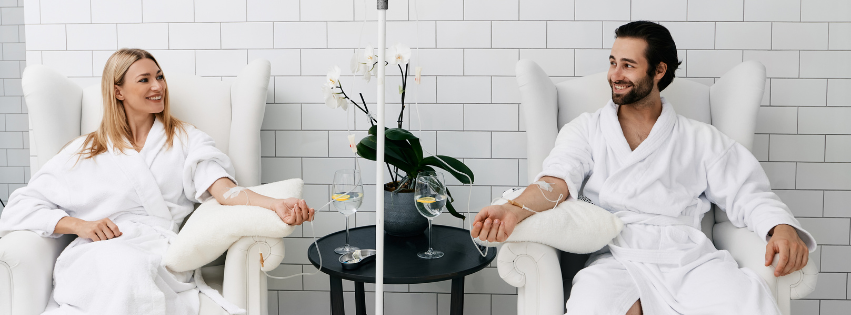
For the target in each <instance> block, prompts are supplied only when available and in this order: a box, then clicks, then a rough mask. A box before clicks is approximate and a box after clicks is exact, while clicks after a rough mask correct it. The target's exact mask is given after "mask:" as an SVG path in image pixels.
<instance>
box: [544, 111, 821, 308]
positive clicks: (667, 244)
mask: <svg viewBox="0 0 851 315" xmlns="http://www.w3.org/2000/svg"><path fill="white" fill-rule="evenodd" d="M617 112H618V105H616V104H614V103H613V102H612V101H609V103H608V104H607V105H606V106H605V107H603V108H602V109H600V110H598V111H597V112H595V113H593V114H588V113H585V114H582V115H580V116H579V117H577V118H576V119H574V120H573V121H571V122H570V123H568V124H567V125H565V126H564V127H563V128H562V129H561V131H560V132H559V135H558V138H557V140H556V146H555V148H554V149H553V150H552V152H551V153H550V155H549V156H548V157H547V158H546V159H545V160H544V165H543V171H542V172H541V173H540V174H539V175H538V178H541V177H542V176H554V177H558V178H562V179H564V180H565V182H567V186H568V189H569V191H570V196H571V197H577V198H581V199H584V200H589V201H590V202H592V203H594V204H596V205H598V206H600V207H602V208H604V209H606V210H608V211H610V212H613V213H615V214H616V215H617V216H618V217H620V218H621V219H623V221H624V223H625V226H624V229H623V231H622V232H621V233H620V235H618V236H617V237H616V238H615V239H614V240H613V241H612V243H610V244H609V246H607V247H606V248H604V249H602V250H601V251H599V252H597V253H595V254H594V255H592V257H591V259H589V262H588V266H587V267H586V268H585V269H583V270H582V271H580V272H579V273H578V274H577V275H576V277H575V278H574V280H573V289H572V290H571V296H570V299H569V300H568V301H567V314H583V315H586V314H625V313H626V311H627V310H628V309H629V307H630V306H631V305H632V304H633V303H635V301H636V300H638V299H639V298H640V299H641V305H642V307H643V310H644V314H652V315H657V314H780V313H779V310H778V309H777V306H776V302H775V301H774V299H773V298H772V297H771V293H770V290H769V288H768V286H767V285H766V284H765V282H764V281H763V280H761V279H760V278H759V276H757V275H756V274H755V273H753V272H752V271H751V270H749V269H745V268H739V267H738V265H737V264H736V262H735V261H734V260H733V258H732V257H731V256H730V254H729V253H728V252H727V251H719V250H717V249H715V247H714V245H713V244H712V242H710V240H709V239H708V238H706V236H705V235H704V234H703V233H702V232H701V231H700V220H701V218H702V217H703V214H704V213H706V212H707V211H709V210H710V207H711V204H710V203H714V204H716V205H718V207H719V208H721V209H722V210H724V211H726V213H727V216H728V217H729V218H730V221H731V222H732V223H733V225H735V226H737V227H747V228H748V229H749V230H751V231H754V232H755V233H757V234H758V235H760V236H763V237H765V238H766V240H767V239H768V231H769V230H770V229H771V228H773V227H774V226H776V225H778V224H788V225H791V226H793V227H795V228H796V229H798V235H799V236H800V237H801V239H802V240H803V241H804V242H805V243H806V244H807V246H808V247H809V250H810V252H812V251H814V250H815V248H816V247H815V246H816V244H815V241H814V238H813V237H812V236H811V235H810V234H809V233H808V232H806V231H804V230H803V229H802V228H801V225H800V224H799V223H798V221H797V220H795V218H794V217H793V216H792V215H791V213H790V211H789V209H788V207H786V205H785V204H783V202H781V201H780V199H779V198H778V197H777V195H775V194H774V193H772V192H771V188H770V186H769V182H768V178H767V177H766V175H765V172H764V171H763V170H762V167H761V166H760V164H759V162H758V161H757V160H756V159H755V158H754V156H753V155H752V154H751V153H750V152H749V151H748V150H747V149H746V148H745V147H743V146H742V145H740V144H738V143H737V142H735V141H734V140H732V139H730V138H729V137H727V136H725V135H724V134H722V133H721V132H720V131H718V130H717V129H715V127H713V126H711V125H707V124H705V123H701V122H698V121H694V120H691V119H688V118H685V117H682V116H679V115H677V114H676V113H675V112H674V109H673V107H672V106H671V104H670V103H668V102H667V101H666V100H665V99H664V98H662V114H661V116H660V117H659V119H658V120H657V121H656V123H655V125H653V129H652V131H651V132H650V134H649V135H648V137H647V139H645V140H644V142H642V143H641V145H639V146H638V147H637V148H636V149H635V151H632V150H631V149H630V147H629V144H628V143H627V142H626V139H625V138H624V135H623V131H622V130H621V126H620V123H619V121H618V117H617ZM586 178H587V182H586V183H585V186H584V188H582V187H581V185H582V183H583V181H584V180H585V179H586ZM536 180H537V179H536ZM580 189H582V190H580ZM580 193H581V196H580ZM754 254H761V253H754Z"/></svg>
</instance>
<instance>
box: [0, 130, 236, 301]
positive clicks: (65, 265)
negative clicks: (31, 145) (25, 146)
mask: <svg viewBox="0 0 851 315" xmlns="http://www.w3.org/2000/svg"><path fill="white" fill-rule="evenodd" d="M83 139H84V137H80V138H78V139H76V140H74V141H72V142H71V143H70V144H68V145H67V146H66V147H65V148H64V149H62V151H61V152H59V154H57V155H56V156H54V157H53V158H52V159H50V161H48V162H47V163H46V164H45V165H44V166H43V167H42V168H41V169H40V170H39V171H38V172H37V173H36V174H35V175H33V177H32V179H30V182H29V185H27V186H26V187H22V188H20V189H18V190H16V191H15V192H14V193H12V195H11V196H10V197H9V204H8V206H7V207H6V209H5V210H4V211H3V213H2V217H0V235H5V234H8V233H9V232H11V231H16V230H30V231H33V232H35V233H38V234H39V235H42V236H44V237H58V236H60V235H58V234H55V233H54V228H55V227H56V223H57V222H59V220H60V219H62V218H63V217H66V216H72V217H76V218H79V219H82V220H86V221H96V220H100V219H103V218H109V219H110V220H112V221H113V222H114V223H115V224H116V225H118V228H119V230H120V231H121V232H122V233H123V235H121V236H119V237H116V238H113V239H111V240H107V241H99V242H92V241H91V240H90V239H84V238H79V237H78V238H77V239H75V240H74V241H73V242H71V244H70V245H68V247H67V248H65V250H64V251H63V252H62V253H61V254H60V255H59V258H58V259H57V260H56V266H55V269H54V273H53V278H54V284H55V287H54V292H53V300H54V301H52V302H51V305H49V306H48V310H47V312H45V314H192V315H195V314H198V310H199V298H198V288H197V287H196V281H197V280H198V279H195V280H196V281H193V272H192V271H189V272H182V273H172V272H170V271H169V270H167V269H166V268H165V267H164V266H163V265H162V264H161V257H162V255H163V254H165V252H166V249H167V248H168V244H169V240H171V238H173V237H175V236H176V234H175V233H176V232H177V229H178V226H179V225H180V223H181V222H183V219H184V218H186V216H187V215H188V214H189V213H190V212H192V210H193V208H194V206H193V203H196V202H201V201H203V200H205V199H207V198H209V197H210V194H209V193H208V192H207V188H209V187H210V185H212V183H213V182H214V181H216V180H217V179H219V178H222V177H227V178H230V179H231V180H234V178H233V174H234V169H233V166H232V165H231V162H230V159H229V158H228V157H227V156H226V155H225V154H224V153H222V152H221V151H219V150H218V149H217V148H216V147H215V144H214V142H213V139H212V138H211V137H210V136H209V135H207V134H205V133H204V132H202V131H200V130H198V129H196V128H195V127H193V126H189V125H187V126H186V133H185V134H183V133H177V134H176V135H175V137H174V140H173V147H171V148H170V149H169V148H167V146H166V136H165V130H164V129H163V124H162V123H161V122H160V121H159V120H156V121H155V122H154V125H153V128H151V131H150V133H148V137H147V140H146V141H145V145H144V147H143V148H142V150H141V151H140V152H136V151H135V150H133V149H128V150H125V151H124V153H120V152H116V151H115V150H114V148H112V147H111V146H110V148H109V151H108V152H105V153H103V154H100V155H98V156H96V157H94V158H92V159H85V160H84V159H79V161H78V159H77V157H78V155H76V153H77V152H79V150H80V147H81V145H82V142H83ZM201 286H202V287H203V286H204V285H203V284H201ZM54 302H55V303H54Z"/></svg>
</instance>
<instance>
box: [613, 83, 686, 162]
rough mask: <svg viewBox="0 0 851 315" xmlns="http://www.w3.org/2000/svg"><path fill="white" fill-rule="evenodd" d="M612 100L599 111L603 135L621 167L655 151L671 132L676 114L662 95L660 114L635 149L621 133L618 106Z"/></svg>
mask: <svg viewBox="0 0 851 315" xmlns="http://www.w3.org/2000/svg"><path fill="white" fill-rule="evenodd" d="M619 106H620V105H617V104H615V103H614V102H613V101H612V100H609V103H608V104H607V105H606V107H605V108H604V109H603V112H602V113H601V123H602V129H603V136H604V137H606V142H607V143H608V146H609V149H610V150H612V151H613V152H614V153H615V156H616V157H617V159H618V161H619V162H620V164H621V165H622V167H623V168H625V167H628V166H630V165H632V164H635V163H636V162H638V161H641V160H643V159H644V158H646V157H647V156H648V155H650V154H651V153H653V152H654V151H656V149H658V148H659V146H661V145H662V144H663V143H664V142H665V141H666V140H668V138H669V137H670V136H671V133H672V132H673V129H674V128H673V127H674V124H675V123H676V121H677V114H676V113H675V112H674V107H673V106H672V105H671V103H668V101H667V100H666V99H665V98H664V97H662V114H661V115H659V118H658V119H657V120H656V123H655V124H653V129H651V131H650V134H649V135H647V139H644V141H643V142H641V144H640V145H638V147H637V148H635V151H633V150H632V149H630V148H629V143H628V142H627V141H626V137H624V135H623V130H622V129H621V124H620V121H618V107H619Z"/></svg>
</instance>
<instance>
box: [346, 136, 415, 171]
mask: <svg viewBox="0 0 851 315" xmlns="http://www.w3.org/2000/svg"><path fill="white" fill-rule="evenodd" d="M376 147H377V143H376V142H375V136H369V137H366V138H363V140H361V142H360V143H358V145H357V148H358V154H359V155H360V156H361V157H363V158H365V159H368V160H371V161H375V160H377V153H376V152H377V151H376V149H375V148H376ZM392 148H395V146H394V145H392V144H390V143H389V142H385V143H384V149H385V150H384V161H385V162H387V163H390V164H391V165H393V166H396V167H398V168H400V169H402V170H403V171H405V173H411V172H413V171H414V169H416V167H415V166H414V165H411V164H410V163H408V162H407V160H406V159H404V158H402V157H400V155H399V152H398V151H393V150H390V149H392ZM396 149H398V148H396Z"/></svg>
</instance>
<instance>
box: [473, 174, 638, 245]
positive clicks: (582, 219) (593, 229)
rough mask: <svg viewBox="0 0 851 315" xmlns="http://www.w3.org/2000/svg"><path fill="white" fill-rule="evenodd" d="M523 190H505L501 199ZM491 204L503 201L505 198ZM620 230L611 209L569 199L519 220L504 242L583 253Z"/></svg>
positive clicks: (604, 241)
mask: <svg viewBox="0 0 851 315" xmlns="http://www.w3.org/2000/svg"><path fill="white" fill-rule="evenodd" d="M524 189H525V188H524ZM524 189H520V190H517V191H513V192H512V191H507V192H506V193H505V194H503V198H506V199H514V198H517V196H520V194H521V193H522V192H523V190H524ZM494 204H495V205H498V204H505V200H499V201H497V202H494ZM622 229H623V222H622V221H621V219H620V218H618V217H616V216H615V215H614V214H612V213H611V212H609V211H606V210H605V209H603V208H600V207H598V206H595V205H593V204H590V203H587V202H584V201H579V200H576V199H574V198H570V200H568V201H565V202H562V203H560V204H559V205H558V207H556V208H555V209H550V210H547V211H543V212H539V213H536V214H534V215H532V216H530V217H528V218H526V219H525V220H523V221H521V222H520V223H519V224H517V226H516V227H514V231H513V232H512V233H511V235H509V236H508V239H507V240H505V243H521V242H533V243H539V244H544V245H547V246H550V247H554V248H557V249H559V250H562V251H565V252H569V253H576V254H587V253H593V252H596V251H597V250H599V249H601V248H603V246H606V244H608V243H609V242H610V241H611V240H612V239H613V238H615V236H617V235H618V234H619V233H620V232H621V230H622ZM475 241H476V243H479V244H480V245H484V246H491V247H496V246H497V245H499V244H501V243H499V242H487V241H480V240H479V239H478V238H476V239H475Z"/></svg>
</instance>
